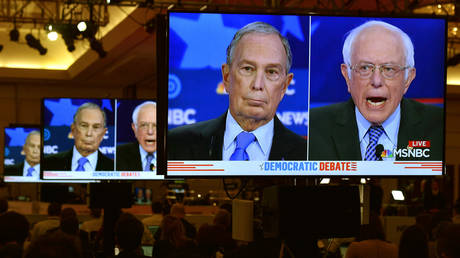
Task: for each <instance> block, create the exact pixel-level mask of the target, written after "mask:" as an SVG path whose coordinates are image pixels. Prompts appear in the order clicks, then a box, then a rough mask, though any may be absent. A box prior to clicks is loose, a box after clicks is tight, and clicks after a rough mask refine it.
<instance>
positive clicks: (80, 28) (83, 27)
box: [77, 21, 88, 32]
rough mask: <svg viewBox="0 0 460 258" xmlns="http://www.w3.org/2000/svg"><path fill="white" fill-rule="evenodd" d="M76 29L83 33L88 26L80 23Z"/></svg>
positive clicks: (82, 22)
mask: <svg viewBox="0 0 460 258" xmlns="http://www.w3.org/2000/svg"><path fill="white" fill-rule="evenodd" d="M77 28H78V31H80V32H83V31H85V30H86V29H87V28H88V26H87V25H86V22H84V21H81V22H79V23H78V24H77Z"/></svg>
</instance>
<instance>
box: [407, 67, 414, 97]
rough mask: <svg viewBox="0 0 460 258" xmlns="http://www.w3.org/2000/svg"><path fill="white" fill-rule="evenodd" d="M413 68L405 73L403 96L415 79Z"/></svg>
mask: <svg viewBox="0 0 460 258" xmlns="http://www.w3.org/2000/svg"><path fill="white" fill-rule="evenodd" d="M415 74H416V73H415V67H413V68H409V71H408V73H407V79H406V82H405V83H404V94H406V92H407V90H408V89H409V86H410V84H411V83H412V81H413V80H414V79H415Z"/></svg>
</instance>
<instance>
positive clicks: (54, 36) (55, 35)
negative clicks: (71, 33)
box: [48, 31, 58, 41]
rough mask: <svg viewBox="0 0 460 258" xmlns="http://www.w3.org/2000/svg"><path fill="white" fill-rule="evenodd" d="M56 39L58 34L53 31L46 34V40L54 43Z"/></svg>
mask: <svg viewBox="0 0 460 258" xmlns="http://www.w3.org/2000/svg"><path fill="white" fill-rule="evenodd" d="M57 38H58V34H57V32H55V31H50V32H48V39H49V40H51V41H56V40H57Z"/></svg>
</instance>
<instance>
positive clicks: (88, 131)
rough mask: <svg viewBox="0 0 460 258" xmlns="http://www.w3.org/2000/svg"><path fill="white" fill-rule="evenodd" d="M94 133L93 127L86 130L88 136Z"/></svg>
mask: <svg viewBox="0 0 460 258" xmlns="http://www.w3.org/2000/svg"><path fill="white" fill-rule="evenodd" d="M93 133H94V129H93V128H91V127H88V130H86V136H91V135H93Z"/></svg>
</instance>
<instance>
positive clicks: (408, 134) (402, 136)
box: [398, 98, 423, 149]
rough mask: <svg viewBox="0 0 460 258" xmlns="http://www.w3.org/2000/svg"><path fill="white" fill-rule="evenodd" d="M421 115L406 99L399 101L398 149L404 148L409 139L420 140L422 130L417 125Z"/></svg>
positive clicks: (420, 120)
mask: <svg viewBox="0 0 460 258" xmlns="http://www.w3.org/2000/svg"><path fill="white" fill-rule="evenodd" d="M422 117H423V116H422V115H420V114H418V112H417V110H416V109H415V108H414V106H413V105H411V103H410V101H409V100H407V99H404V98H403V99H402V101H401V120H400V122H399V132H398V149H405V148H407V145H408V144H409V141H411V140H421V139H422V138H423V135H422V130H420V127H419V126H418V124H419V123H421V122H422Z"/></svg>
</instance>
